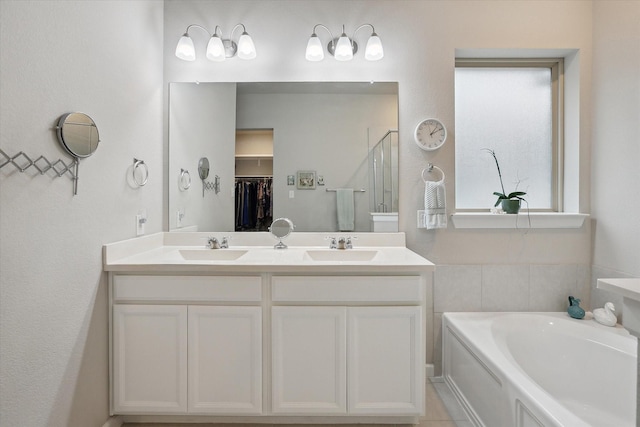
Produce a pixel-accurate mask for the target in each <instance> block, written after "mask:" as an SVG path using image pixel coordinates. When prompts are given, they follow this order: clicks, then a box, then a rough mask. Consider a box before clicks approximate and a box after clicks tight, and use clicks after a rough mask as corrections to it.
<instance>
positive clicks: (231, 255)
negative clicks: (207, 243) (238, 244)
mask: <svg viewBox="0 0 640 427" xmlns="http://www.w3.org/2000/svg"><path fill="white" fill-rule="evenodd" d="M246 253H247V251H246V250H243V249H182V250H180V255H181V256H182V258H184V259H185V260H187V261H233V260H236V259H238V258H240V257H241V256H242V255H244V254H246Z"/></svg>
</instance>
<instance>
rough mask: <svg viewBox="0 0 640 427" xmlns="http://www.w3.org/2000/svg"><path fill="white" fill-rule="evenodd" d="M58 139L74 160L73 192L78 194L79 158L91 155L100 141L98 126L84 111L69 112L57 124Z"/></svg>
mask: <svg viewBox="0 0 640 427" xmlns="http://www.w3.org/2000/svg"><path fill="white" fill-rule="evenodd" d="M56 130H57V133H58V141H59V142H60V145H62V147H63V148H64V149H65V151H66V152H67V153H69V154H71V155H72V156H73V157H74V158H75V160H74V169H75V171H74V172H73V194H74V195H75V194H78V169H79V164H80V162H79V159H81V158H83V157H89V156H90V155H92V154H93V153H94V152H95V151H96V150H97V149H98V144H99V143H100V136H99V135H98V127H97V126H96V124H95V122H94V121H93V119H92V118H91V117H89V116H88V115H86V114H84V113H67V114H64V115H63V116H62V117H60V119H59V120H58V126H56Z"/></svg>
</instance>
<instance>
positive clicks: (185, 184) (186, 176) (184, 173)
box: [178, 168, 191, 191]
mask: <svg viewBox="0 0 640 427" xmlns="http://www.w3.org/2000/svg"><path fill="white" fill-rule="evenodd" d="M178 187H179V188H180V190H182V191H187V190H188V189H189V188H191V174H190V173H189V171H188V170H186V169H182V168H180V179H179V180H178Z"/></svg>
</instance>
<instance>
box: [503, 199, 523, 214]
mask: <svg viewBox="0 0 640 427" xmlns="http://www.w3.org/2000/svg"><path fill="white" fill-rule="evenodd" d="M502 210H503V211H505V212H506V213H508V214H517V213H518V212H519V211H520V199H505V200H503V201H502Z"/></svg>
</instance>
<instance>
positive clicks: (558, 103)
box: [454, 58, 564, 212]
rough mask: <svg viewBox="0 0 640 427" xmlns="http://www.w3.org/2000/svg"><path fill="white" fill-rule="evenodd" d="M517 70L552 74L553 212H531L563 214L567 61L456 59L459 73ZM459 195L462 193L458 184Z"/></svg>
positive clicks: (478, 210)
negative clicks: (466, 69)
mask: <svg viewBox="0 0 640 427" xmlns="http://www.w3.org/2000/svg"><path fill="white" fill-rule="evenodd" d="M516 67H522V68H548V69H550V70H551V109H552V110H551V162H552V164H551V174H552V176H551V189H550V190H551V208H549V209H540V208H538V209H531V211H532V212H562V211H563V210H562V207H563V206H564V194H563V189H564V138H563V136H564V58H456V60H455V68H456V69H457V68H516ZM454 87H455V77H454ZM454 108H455V106H454ZM455 191H456V192H457V191H458V186H457V183H456V186H455ZM454 200H455V198H454ZM456 211H457V212H484V211H486V209H483V208H464V209H461V208H458V207H457V206H456Z"/></svg>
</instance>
